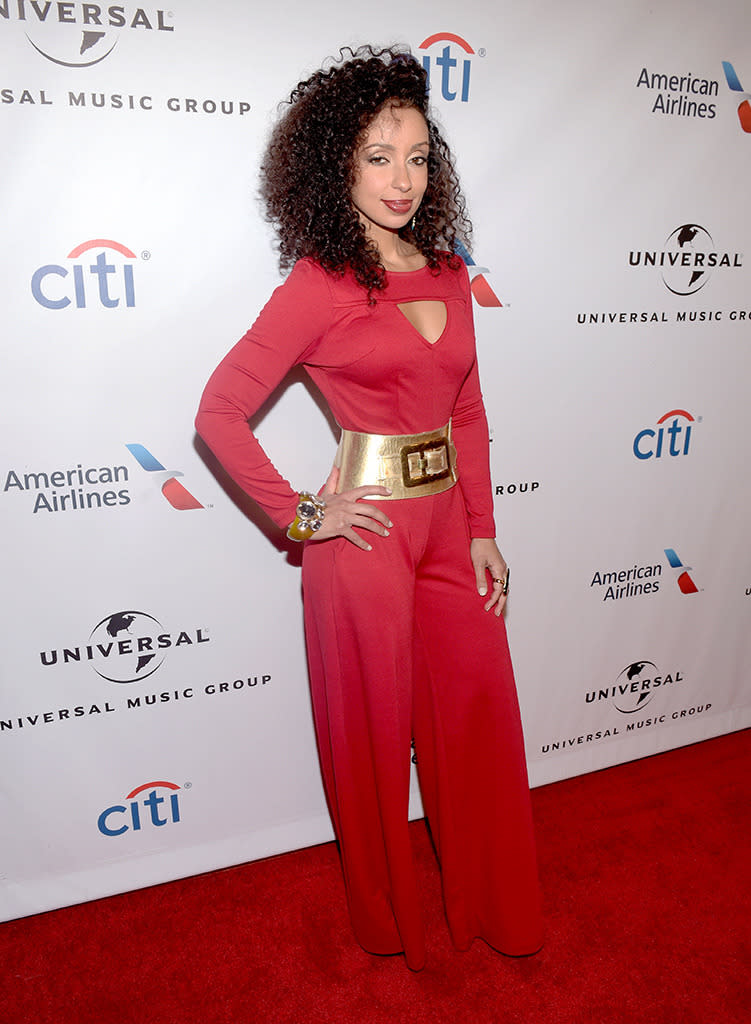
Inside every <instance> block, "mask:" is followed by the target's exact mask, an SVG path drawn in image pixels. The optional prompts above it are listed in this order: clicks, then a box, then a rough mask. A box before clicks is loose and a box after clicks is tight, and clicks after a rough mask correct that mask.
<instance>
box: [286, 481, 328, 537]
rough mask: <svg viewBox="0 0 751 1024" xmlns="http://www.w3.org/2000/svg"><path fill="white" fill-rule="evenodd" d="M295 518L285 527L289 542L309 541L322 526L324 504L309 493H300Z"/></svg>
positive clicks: (324, 510)
mask: <svg viewBox="0 0 751 1024" xmlns="http://www.w3.org/2000/svg"><path fill="white" fill-rule="evenodd" d="M299 499H300V500H299V502H298V505H297V509H296V511H295V518H294V519H293V520H292V522H291V523H290V524H289V526H288V527H287V536H288V537H289V539H290V540H297V541H303V540H309V539H310V538H311V537H312V536H313V534H314V533H316V531H318V530H320V529H321V526H322V525H323V517H324V515H325V512H326V502H325V501H324V500H323V499H322V498H319V497H318V496H317V495H315V494H311V493H310V492H309V491H300V494H299Z"/></svg>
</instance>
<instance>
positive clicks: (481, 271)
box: [454, 242, 503, 306]
mask: <svg viewBox="0 0 751 1024" xmlns="http://www.w3.org/2000/svg"><path fill="white" fill-rule="evenodd" d="M454 251H455V252H456V254H457V256H461V258H462V260H463V261H464V264H465V266H466V268H467V270H468V272H469V287H470V288H471V290H472V294H473V295H474V297H475V302H476V303H477V305H478V306H502V305H503V303H502V302H501V300H500V299H499V298H498V296H497V295H496V293H495V292H494V291H493V289H492V288H491V287H490V284H489V283H488V279H487V278H486V277H485V275H486V274H489V273H490V271H489V270H488V268H487V267H478V266H477V264H476V263H475V261H474V260H473V259H472V257H471V256H470V255H469V253H468V252H467V250H466V249H465V248H464V246H463V245H462V243H461V242H456V243H455V245H454Z"/></svg>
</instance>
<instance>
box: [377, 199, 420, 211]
mask: <svg viewBox="0 0 751 1024" xmlns="http://www.w3.org/2000/svg"><path fill="white" fill-rule="evenodd" d="M381 202H382V203H383V204H384V205H385V206H388V208H389V210H393V211H394V213H408V212H409V210H410V208H411V206H412V200H411V199H382V200H381Z"/></svg>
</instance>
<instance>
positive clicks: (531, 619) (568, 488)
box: [0, 0, 751, 919]
mask: <svg viewBox="0 0 751 1024" xmlns="http://www.w3.org/2000/svg"><path fill="white" fill-rule="evenodd" d="M97 10H99V13H98V14H97ZM45 12H46V14H45ZM311 12H312V8H311V6H310V4H309V3H302V2H301V0H288V2H287V3H286V4H285V5H284V9H283V10H282V9H280V11H279V17H278V19H273V18H270V17H269V15H268V11H267V9H266V8H263V9H262V8H261V7H260V5H254V4H249V5H244V4H239V3H232V2H231V0H218V2H215V3H213V4H211V5H208V4H206V3H205V2H204V3H199V2H198V0H179V2H176V3H175V4H174V5H173V6H172V8H171V9H169V10H167V9H165V10H159V9H157V8H156V7H144V8H138V7H135V6H132V5H128V4H125V5H123V6H121V7H110V8H105V7H101V9H98V8H97V7H96V5H84V4H80V3H66V4H52V5H43V4H36V5H34V4H30V3H28V2H27V3H23V2H18V0H5V2H4V3H0V52H1V55H2V64H1V65H0V66H1V67H2V71H1V72H0V77H1V79H2V80H0V125H1V127H2V146H0V161H1V167H2V181H3V214H4V218H3V223H4V243H5V244H4V245H3V251H2V255H0V261H1V264H0V265H1V273H0V294H1V295H2V310H3V332H2V334H3V347H4V354H5V359H4V372H3V374H2V380H1V381H0V388H2V415H3V430H2V438H3V441H2V462H1V465H0V470H1V472H2V491H1V492H0V510H1V511H2V516H3V536H4V537H5V538H6V539H9V540H10V543H8V544H7V546H6V551H5V556H4V567H3V568H4V572H3V578H4V607H3V619H2V621H3V625H4V627H5V638H4V653H5V656H4V658H3V670H2V671H3V681H2V691H1V692H0V765H1V767H2V779H3V782H2V792H1V793H0V815H2V821H3V836H4V838H3V853H2V860H3V869H2V882H1V883H0V894H1V895H0V916H1V917H2V918H4V919H8V918H12V917H17V916H22V915H24V914H31V913H35V912H37V911H40V910H46V909H49V908H52V907H57V906H62V905H65V904H69V903H75V902H79V901H82V900H86V899H91V898H94V897H98V896H101V895H105V894H109V893H112V892H117V891H123V890H126V889H131V888H135V887H138V886H142V885H148V884H152V883H154V882H158V881H163V880H166V879H169V878H175V877H179V876H182V875H188V874H192V873H195V872H199V871H204V870H208V869H210V868H214V867H218V866H222V865H226V864H232V863H238V862H240V861H243V860H247V859H252V858H256V857H261V856H264V855H267V854H270V853H275V852H279V851H283V850H289V849H294V848H296V847H300V846H304V845H307V844H311V843H315V842H320V841H323V840H326V839H328V838H330V837H331V834H332V833H331V828H330V825H329V821H328V817H327V814H326V811H325V804H324V800H323V795H322V790H321V784H320V779H319V774H318V768H317V760H316V756H315V745H314V739H313V733H312V727H311V719H310V707H309V698H308V693H307V678H306V672H305V659H304V646H303V637H302V624H301V610H300V601H299V592H300V577H299V552H298V551H296V550H292V549H291V548H290V547H289V546H287V545H285V544H284V543H283V542H282V541H281V540H280V538H279V537H278V534H277V532H276V531H275V530H274V529H273V528H272V527H271V525H270V524H269V523H268V521H267V520H266V519H265V518H264V516H263V515H262V514H261V513H260V512H258V511H254V510H253V509H252V507H251V504H250V503H249V502H248V501H247V500H246V499H245V498H244V497H243V496H242V495H240V494H238V492H237V490H236V489H235V488H234V487H233V486H232V485H231V484H229V483H228V482H227V481H226V479H225V478H224V477H223V475H222V474H221V471H219V470H218V469H217V467H216V465H215V464H214V462H213V460H212V459H211V457H210V456H209V455H208V454H207V452H206V450H205V448H204V447H203V446H202V444H201V443H200V441H198V440H197V439H196V438H195V435H194V432H193V429H192V420H193V416H194V413H195V408H196V405H197V401H198V397H199V395H200V392H201V389H202V387H203V384H204V382H205V380H206V378H207V376H208V374H209V372H210V371H211V369H212V368H213V366H214V365H215V364H216V362H217V361H218V360H219V358H220V357H221V356H222V355H223V354H224V352H225V351H226V350H227V349H228V348H229V347H230V346H231V344H232V343H233V342H234V341H235V340H236V339H237V338H238V337H239V336H240V335H241V334H242V333H244V331H245V330H246V328H247V327H248V326H249V324H250V323H251V322H252V320H253V319H254V316H255V314H256V313H257V311H258V310H259V308H260V307H261V305H262V304H263V303H264V302H265V300H266V298H267V297H268V294H269V293H270V291H271V290H272V288H273V287H274V286H275V285H276V284H277V283H278V281H279V275H278V273H277V269H276V263H275V258H274V253H273V246H272V240H271V237H270V234H269V231H268V229H267V227H266V226H265V225H264V223H263V220H262V217H261V214H260V210H259V207H258V205H257V202H256V200H255V190H256V175H257V166H258V162H259V154H260V152H261V150H262V147H263V142H264V139H265V136H266V133H267V131H268V128H269V126H270V124H271V123H272V121H273V119H274V114H275V110H276V105H277V103H278V102H279V101H280V100H282V99H283V98H284V97H285V95H287V94H288V92H289V90H290V88H291V87H292V85H294V83H295V82H296V81H297V80H298V79H299V78H302V77H304V76H306V75H307V74H308V73H309V72H310V71H312V70H313V69H314V68H315V67H316V66H318V65H319V63H320V62H321V60H322V59H323V58H324V57H325V56H326V55H327V54H332V53H335V52H336V51H337V50H338V48H339V46H340V45H342V44H345V43H354V44H357V43H360V42H365V41H371V42H375V43H384V44H385V43H389V42H393V41H398V42H402V43H408V44H409V45H411V47H412V49H413V51H414V52H415V53H416V54H418V55H419V56H420V57H421V58H423V59H424V60H426V61H427V63H428V66H429V68H430V74H431V94H432V98H433V102H434V106H435V109H436V113H437V115H438V117H439V119H440V120H441V122H442V123H443V124H444V126H445V129H446V132H447V134H448V136H449V139H450V141H451V143H452V146H453V147H454V149H455V151H456V153H457V155H458V165H459V169H460V173H461V175H462V179H463V182H464V185H465V188H466V191H467V194H468V198H469V201H470V207H471V212H472V216H473V220H474V223H475V248H474V252H473V259H474V264H475V269H474V270H472V274H473V275H474V277H475V282H476V283H475V293H476V299H477V300H478V302H477V305H476V308H475V312H476V321H477V332H478V349H479V354H480V361H481V373H482V380H483V388H484V392H485V396H486V403H487V407H488V414H489V419H490V422H491V426H492V430H493V441H492V466H493V476H494V486H495V489H496V512H497V520H498V524H499V533H500V539H501V546H502V549H503V551H504V553H505V554H506V556H507V558H508V560H509V562H510V564H511V565H512V567H513V570H512V571H513V593H512V597H511V599H510V601H509V605H508V615H507V621H508V626H509V633H510V638H511V644H512V654H513V656H514V660H515V664H516V669H517V676H518V684H519V692H520V699H521V703H522V712H523V718H524V723H525V731H526V738H527V752H528V757H529V765H530V775H531V781H532V784H533V785H539V784H542V783H545V782H548V781H552V780H555V779H560V778H564V777H567V776H570V775H574V774H577V773H581V772H586V771H589V770H592V769H596V768H601V767H604V766H606V765H610V764H614V763H618V762H621V761H625V760H629V759H631V758H635V757H641V756H643V755H645V754H649V753H652V752H656V751H660V750H665V749H668V748H670V747H675V746H679V745H681V744H684V743H690V742H694V741H696V740H700V739H703V738H706V737H709V736H714V735H717V734H720V733H723V732H727V731H731V730H734V729H739V728H742V727H745V726H747V725H748V724H749V719H750V717H751V716H750V715H749V705H750V704H751V701H750V700H749V690H748V684H747V680H748V678H749V660H750V657H751V651H750V646H751V645H750V644H749V628H748V617H749V611H750V610H751V600H749V597H750V595H751V555H750V554H749V545H748V541H747V537H748V530H747V525H746V519H747V516H746V515H745V514H744V512H745V508H746V507H747V506H748V502H749V497H750V496H751V495H750V487H749V481H748V469H747V463H748V454H747V444H746V438H747V437H748V436H749V432H751V416H750V414H749V406H748V400H747V380H748V370H749V354H748V353H749V335H750V329H749V320H750V319H751V299H749V282H750V280H751V258H747V257H746V254H745V247H746V243H747V240H748V238H749V234H750V232H751V213H749V203H748V173H749V159H750V157H751V131H750V130H749V129H751V106H749V102H748V97H747V96H746V95H745V94H744V92H743V87H744V86H745V88H747V89H750V90H751V35H750V34H749V31H748V28H749V26H748V15H747V5H746V3H745V2H744V0H719V2H718V3H717V4H716V5H715V6H714V7H713V8H712V9H711V10H710V8H709V7H707V6H706V4H699V3H696V2H695V0H689V2H681V3H679V2H678V0H671V2H666V3H663V4H661V5H659V6H655V5H652V4H649V3H646V2H633V3H631V4H628V5H603V4H602V3H599V2H595V0H575V2H572V3H569V4H565V5H560V4H555V3H553V2H552V0H544V2H543V0H536V2H535V0H532V2H530V3H528V4H526V5H524V6H523V8H522V9H520V6H519V5H518V4H506V3H502V4H501V5H500V6H499V5H498V4H491V3H489V2H487V0H483V2H479V0H474V2H471V3H468V4H465V5H462V7H461V8H458V7H457V6H456V5H455V4H450V3H447V2H445V0H432V2H431V3H427V2H425V0H416V2H415V3H413V4H412V5H409V6H408V7H405V6H404V5H403V4H401V3H396V2H394V0H383V2H382V3H381V4H380V5H379V6H378V10H377V11H376V10H371V9H370V8H369V7H368V5H361V6H360V5H358V6H357V7H355V8H350V9H349V10H348V13H347V14H346V16H344V17H343V16H342V13H341V6H340V5H337V4H334V3H333V2H331V0H322V2H321V3H319V4H317V5H316V8H315V14H314V15H313V14H312V13H311ZM97 22H99V23H97ZM290 26H291V27H290ZM384 26H388V29H389V30H388V31H386V30H385V29H384ZM723 62H726V66H724V65H723ZM741 83H742V84H741ZM689 428H690V430H689ZM258 430H259V433H260V436H261V439H262V441H263V443H264V444H265V445H266V447H267V448H268V449H269V451H270V452H271V453H272V455H273V457H274V459H275V461H276V462H277V464H278V466H279V467H280V469H281V470H282V471H283V472H284V473H285V474H286V475H288V476H289V478H290V479H291V480H292V481H293V482H294V483H295V484H296V485H297V486H299V487H311V486H312V487H315V486H317V483H318V482H319V481H322V480H323V479H324V478H325V474H326V472H327V469H328V466H329V465H330V462H331V458H332V454H333V451H334V448H335V438H334V435H333V432H332V429H331V426H330V425H329V423H328V421H327V420H326V418H325V417H324V416H323V415H322V413H321V411H320V409H319V407H318V405H317V404H316V402H315V397H314V396H313V395H312V394H311V392H310V390H309V389H308V388H307V387H306V386H305V385H304V383H303V382H302V378H295V379H293V380H291V381H290V382H288V386H286V387H285V388H284V389H283V390H282V391H281V393H280V394H279V395H277V396H275V400H274V401H273V402H271V403H269V407H268V408H267V409H265V410H264V414H263V415H262V416H259V417H258ZM301 438H304V442H301V440H300V439H301ZM681 566H682V567H681ZM414 797H415V798H414V803H413V813H415V814H417V813H419V800H418V797H417V793H416V792H415V794H414Z"/></svg>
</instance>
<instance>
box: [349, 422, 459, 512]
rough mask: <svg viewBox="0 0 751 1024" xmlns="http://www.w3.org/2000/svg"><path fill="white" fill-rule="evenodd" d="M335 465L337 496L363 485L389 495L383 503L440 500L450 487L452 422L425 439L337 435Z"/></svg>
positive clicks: (355, 433)
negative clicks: (374, 486)
mask: <svg viewBox="0 0 751 1024" xmlns="http://www.w3.org/2000/svg"><path fill="white" fill-rule="evenodd" d="M335 464H336V465H337V466H338V467H339V483H338V485H337V493H339V494H341V492H342V491H349V490H351V489H352V488H353V487H360V486H362V485H363V484H378V485H379V486H381V487H388V488H390V490H391V494H389V495H382V494H379V495H376V497H377V499H378V501H384V500H386V499H387V498H418V497H421V496H422V495H425V494H440V493H441V491H447V490H448V489H449V487H453V486H454V484H455V483H456V481H457V479H458V477H457V474H456V448H454V445H453V443H452V441H451V421H450V420H449V422H448V423H447V424H446V426H445V427H441V428H440V429H439V430H429V431H427V432H426V433H424V434H361V433H359V432H358V431H356V430H342V436H341V440H340V441H339V448H338V449H337V453H336V462H335Z"/></svg>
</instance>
